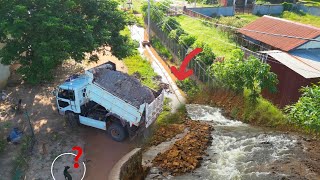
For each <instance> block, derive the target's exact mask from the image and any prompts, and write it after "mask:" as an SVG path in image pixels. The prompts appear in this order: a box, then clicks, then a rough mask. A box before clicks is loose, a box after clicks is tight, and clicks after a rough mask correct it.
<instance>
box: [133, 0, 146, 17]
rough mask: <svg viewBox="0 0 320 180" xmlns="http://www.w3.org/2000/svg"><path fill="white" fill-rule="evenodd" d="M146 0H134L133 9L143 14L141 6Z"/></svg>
mask: <svg viewBox="0 0 320 180" xmlns="http://www.w3.org/2000/svg"><path fill="white" fill-rule="evenodd" d="M144 2H145V1H144V0H133V1H132V3H133V11H134V12H135V13H138V14H142V12H141V7H142V5H143V4H144Z"/></svg>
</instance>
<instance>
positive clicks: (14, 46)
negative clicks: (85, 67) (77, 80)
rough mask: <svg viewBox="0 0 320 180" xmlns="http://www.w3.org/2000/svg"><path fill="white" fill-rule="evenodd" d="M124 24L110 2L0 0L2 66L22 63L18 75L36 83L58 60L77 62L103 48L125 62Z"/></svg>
mask: <svg viewBox="0 0 320 180" xmlns="http://www.w3.org/2000/svg"><path fill="white" fill-rule="evenodd" d="M125 25H126V18H125V13H123V12H121V11H120V10H118V3H117V2H115V1H113V0H101V1H96V0H54V1H52V0H29V1H20V0H2V1H0V42H1V43H3V44H5V46H4V48H2V49H1V50H0V57H1V58H2V59H1V63H3V64H12V63H14V62H18V63H21V64H22V66H21V68H20V69H19V70H18V72H20V73H21V74H22V75H24V77H25V78H26V80H27V81H28V82H30V83H39V82H41V81H44V80H50V79H51V78H52V72H53V70H54V68H55V67H56V66H57V65H58V64H60V63H61V62H62V61H64V60H66V59H69V58H72V59H75V60H76V61H81V60H83V58H84V56H85V53H86V52H92V51H93V50H95V49H97V48H98V47H100V46H102V45H109V46H110V47H111V48H112V53H113V54H114V55H115V56H117V57H119V58H123V57H125V56H127V55H128V54H130V52H131V51H130V50H131V49H132V48H131V47H130V46H128V45H127V43H126V42H127V41H128V38H127V37H125V36H122V35H121V34H120V31H121V30H122V29H124V27H125Z"/></svg>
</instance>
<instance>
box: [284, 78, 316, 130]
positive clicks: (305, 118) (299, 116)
mask: <svg viewBox="0 0 320 180" xmlns="http://www.w3.org/2000/svg"><path fill="white" fill-rule="evenodd" d="M319 85H320V83H319ZM319 85H312V86H310V87H303V88H302V89H301V92H302V96H301V97H300V99H299V100H298V102H297V103H295V104H293V105H291V106H288V107H286V111H287V112H288V114H289V117H290V120H291V121H292V122H294V123H296V124H299V125H302V126H304V127H306V128H307V129H309V130H315V131H317V132H320V86H319Z"/></svg>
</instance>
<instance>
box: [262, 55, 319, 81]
mask: <svg viewBox="0 0 320 180" xmlns="http://www.w3.org/2000/svg"><path fill="white" fill-rule="evenodd" d="M261 53H265V54H268V55H269V56H271V57H273V58H274V59H275V60H277V61H279V62H280V63H281V64H283V65H285V66H287V67H288V68H290V69H291V70H293V71H295V72H296V73H298V74H300V75H301V76H303V77H304V78H307V79H309V78H318V77H320V69H317V68H315V67H313V65H312V64H310V60H307V59H301V58H300V57H297V56H293V55H290V54H288V53H286V52H283V51H279V50H271V51H262V52H261ZM313 63H319V62H316V61H314V62H313ZM317 65H319V66H320V64H317Z"/></svg>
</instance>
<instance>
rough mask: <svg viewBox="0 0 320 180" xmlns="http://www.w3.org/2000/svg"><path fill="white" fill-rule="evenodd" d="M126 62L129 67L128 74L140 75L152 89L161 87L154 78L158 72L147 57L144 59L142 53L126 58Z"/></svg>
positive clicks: (142, 80) (144, 82)
mask: <svg viewBox="0 0 320 180" xmlns="http://www.w3.org/2000/svg"><path fill="white" fill-rule="evenodd" d="M124 63H125V65H126V66H127V67H128V74H130V75H132V74H135V75H136V76H138V78H139V79H140V80H141V82H142V84H143V85H145V86H148V87H150V88H152V89H158V88H159V87H158V85H157V84H156V83H155V82H154V80H153V78H154V77H155V76H157V74H156V73H155V72H154V71H153V69H152V67H151V64H150V62H148V61H147V60H146V59H143V58H142V57H141V56H140V55H134V56H130V57H127V58H125V59H124Z"/></svg>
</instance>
